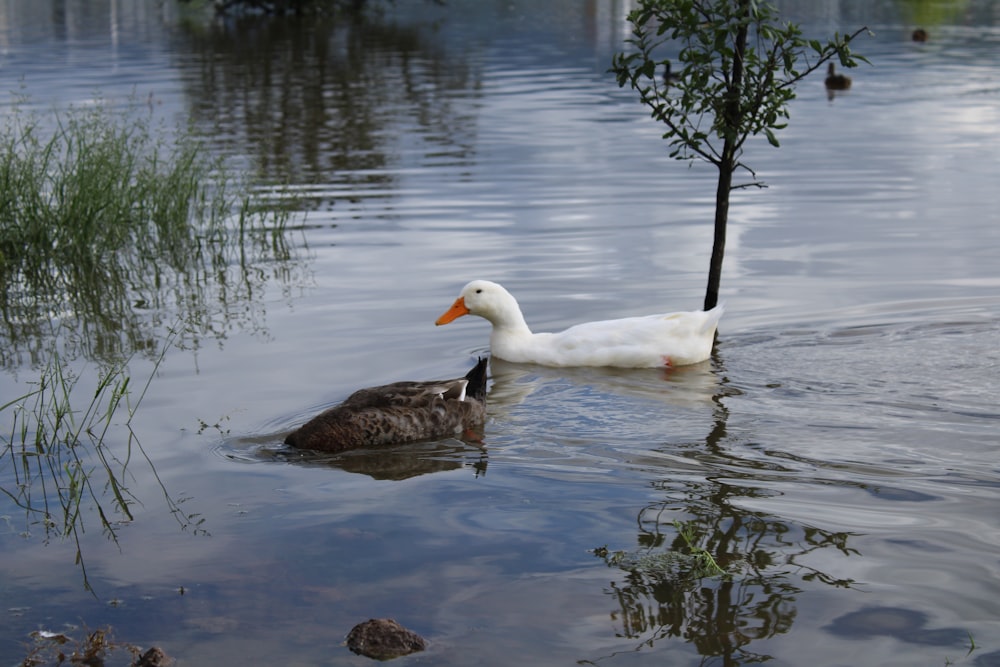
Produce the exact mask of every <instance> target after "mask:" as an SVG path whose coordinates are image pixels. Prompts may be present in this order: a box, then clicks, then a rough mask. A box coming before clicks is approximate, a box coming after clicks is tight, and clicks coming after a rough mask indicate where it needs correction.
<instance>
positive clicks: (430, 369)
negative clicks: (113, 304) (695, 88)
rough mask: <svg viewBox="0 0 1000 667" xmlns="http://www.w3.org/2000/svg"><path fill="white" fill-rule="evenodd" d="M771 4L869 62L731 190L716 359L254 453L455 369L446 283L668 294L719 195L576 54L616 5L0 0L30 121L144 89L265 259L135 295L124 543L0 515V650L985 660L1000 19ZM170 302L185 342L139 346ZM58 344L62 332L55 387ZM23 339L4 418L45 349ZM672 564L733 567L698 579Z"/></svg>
mask: <svg viewBox="0 0 1000 667" xmlns="http://www.w3.org/2000/svg"><path fill="white" fill-rule="evenodd" d="M779 4H780V7H781V8H782V9H783V11H785V12H786V13H787V15H788V17H789V18H790V19H792V20H796V21H798V22H801V24H802V25H803V28H804V30H805V32H806V34H807V35H809V36H815V37H818V38H819V37H824V36H827V35H830V34H832V33H833V32H834V31H839V32H841V33H846V32H852V31H853V30H855V29H856V28H857V27H860V26H861V25H868V26H869V27H870V28H871V29H872V31H873V35H871V36H864V37H862V38H859V40H858V42H857V43H856V47H855V49H856V51H858V52H859V53H862V54H864V55H865V56H866V57H868V58H869V60H870V61H871V63H872V64H871V65H870V66H868V65H862V66H861V67H859V68H857V69H855V70H852V71H851V72H850V75H851V76H852V77H853V79H854V85H853V86H852V88H851V90H850V91H847V92H844V93H841V94H837V95H836V96H835V97H833V98H832V99H830V98H828V97H827V93H826V91H825V89H824V87H823V83H822V79H821V77H820V76H819V75H818V74H817V75H816V77H815V80H807V81H805V82H803V83H802V84H801V85H800V86H799V88H798V97H797V99H796V100H794V101H793V102H792V104H791V107H790V111H791V119H790V124H789V127H788V128H787V129H785V130H783V131H781V132H780V133H779V139H780V140H781V144H782V145H781V148H780V149H774V148H771V147H769V146H768V145H767V144H766V142H764V141H760V142H756V143H754V144H753V145H751V146H750V147H749V148H748V153H747V156H746V157H747V161H748V162H749V163H750V164H751V165H752V166H753V167H754V169H755V170H756V171H757V174H758V176H759V177H760V179H761V180H763V181H765V182H766V183H767V184H768V186H769V187H768V188H766V189H763V190H758V189H749V190H743V191H739V192H737V193H736V194H735V196H734V199H733V204H732V208H731V213H730V237H729V243H728V247H727V256H726V265H725V271H724V275H723V279H722V299H723V300H724V301H725V302H726V304H727V313H726V315H725V317H724V319H723V321H722V326H721V329H720V336H719V343H718V347H717V351H716V354H715V355H714V357H713V359H712V360H711V361H709V362H706V363H703V364H699V365H696V366H692V367H685V368H680V369H675V370H674V371H671V372H670V373H664V372H662V371H653V370H648V371H647V370H640V371H631V370H629V371H625V370H612V369H558V370H557V369H547V368H542V367H535V366H525V365H517V364H508V363H503V362H500V361H498V360H495V361H494V362H493V364H492V369H491V384H490V393H489V399H488V413H489V419H488V421H487V424H486V435H485V445H486V448H485V450H481V449H478V448H475V447H471V446H468V445H465V444H463V443H460V442H459V441H444V442H436V443H424V444H418V445H411V446H400V447H395V448H391V449H389V450H385V451H377V452H365V451H361V452H353V453H349V454H344V455H339V456H306V455H300V454H297V453H294V452H291V451H289V450H286V449H283V448H282V447H281V446H280V443H281V440H282V438H283V436H284V434H285V433H286V432H288V431H289V430H290V429H291V428H293V427H295V426H297V425H298V424H301V423H302V422H303V421H305V420H306V419H307V418H308V417H310V416H311V415H313V414H315V413H316V412H317V411H319V410H321V409H323V408H325V407H328V406H330V405H332V404H334V403H336V402H338V401H339V400H341V399H343V398H344V397H346V396H347V395H348V394H349V393H350V392H351V391H353V390H354V389H356V388H358V387H361V386H368V385H374V384H381V383H385V382H391V381H394V380H399V379H425V378H436V377H454V376H457V375H461V374H463V373H465V371H466V370H467V369H468V368H469V367H470V366H471V363H472V361H473V360H474V359H475V357H476V356H477V355H480V354H483V353H485V352H486V351H487V349H488V327H487V325H486V324H485V323H484V322H482V321H479V320H474V319H473V318H463V319H462V320H459V321H457V322H455V323H453V324H450V325H448V326H446V327H435V326H434V324H433V322H434V319H435V317H437V316H438V315H439V314H440V313H441V312H443V311H444V310H445V309H446V308H447V307H448V306H449V305H450V304H451V302H452V300H454V298H455V296H457V294H458V291H459V290H460V288H461V287H462V285H464V284H465V283H466V282H467V281H469V280H472V279H474V278H486V279H491V280H496V281H498V282H500V283H502V284H504V285H505V286H506V287H507V288H508V289H510V290H511V291H512V292H513V293H514V294H515V296H517V297H518V299H519V301H520V303H521V306H522V308H523V310H524V312H525V316H526V318H527V320H528V322H529V324H530V325H532V327H533V329H535V330H536V331H546V330H558V329H561V328H564V327H566V326H569V325H572V324H574V323H577V322H583V321H590V320H596V319H605V318H611V317H625V316H629V315H638V314H645V313H652V312H658V311H664V310H689V309H696V308H698V307H699V306H700V304H701V299H702V295H703V290H704V283H705V274H706V271H707V267H708V255H709V252H710V248H711V232H712V230H711V219H712V214H713V203H714V187H715V181H714V176H715V174H714V173H712V170H711V168H709V167H708V166H707V165H701V164H695V165H693V166H691V167H689V166H688V165H686V164H684V163H680V162H676V161H674V160H672V159H670V158H669V156H668V153H669V151H668V148H667V144H666V142H664V141H662V139H661V138H660V136H661V134H662V130H661V129H660V128H659V127H657V126H656V124H655V123H654V122H653V121H652V120H651V119H650V118H649V117H648V114H647V113H646V111H645V110H644V109H643V108H642V107H641V106H640V105H639V104H638V102H637V100H636V98H635V96H634V94H633V93H632V92H631V91H629V90H623V89H619V88H618V87H617V85H616V84H615V82H614V79H613V76H612V75H611V74H609V73H608V72H607V70H608V68H609V67H610V61H611V57H612V55H613V54H614V53H615V52H617V51H619V50H620V49H621V48H622V45H623V40H624V38H625V37H627V35H628V29H627V26H626V23H625V20H624V17H625V14H626V13H627V11H628V10H629V9H630V7H631V5H630V4H628V3H619V2H603V1H593V2H576V1H572V2H570V1H567V2H545V3H530V2H509V3H503V4H497V3H479V2H454V3H449V4H448V5H446V6H443V7H442V6H437V5H434V4H431V3H422V2H420V3H416V2H413V3H411V2H397V3H395V4H393V5H389V6H387V7H385V11H384V13H381V14H377V15H372V16H369V17H368V18H366V19H364V20H362V21H359V22H350V21H339V20H332V19H330V20H328V19H310V20H296V19H274V18H267V17H247V16H244V17H235V18H226V19H211V18H210V17H204V16H202V15H199V14H189V13H188V12H187V11H186V10H185V9H184V8H183V7H182V6H181V5H179V4H174V3H172V2H164V3H144V2H126V1H124V0H123V1H121V2H93V3H90V2H88V3H77V2H27V1H24V2H21V1H14V0H11V1H8V2H3V3H0V21H2V23H0V82H2V84H3V87H4V90H5V91H13V92H17V93H19V94H24V95H26V96H27V101H26V102H25V103H24V104H27V106H28V107H30V108H31V109H34V110H37V111H39V112H40V113H48V112H49V111H51V110H53V109H63V108H67V107H69V106H74V107H80V106H87V105H93V104H95V103H96V100H98V99H101V100H104V101H110V103H111V104H113V105H120V106H123V107H124V106H127V105H129V104H133V105H136V101H138V104H137V106H138V107H139V108H141V109H142V110H143V113H149V114H150V115H151V116H152V117H153V118H155V119H157V120H158V121H162V122H163V123H164V124H165V125H166V126H167V127H172V126H174V125H175V124H176V123H181V124H182V125H185V126H186V125H187V124H190V125H191V127H193V128H194V131H195V132H196V133H197V134H198V135H199V136H200V137H201V138H202V139H203V141H204V142H205V144H206V146H207V147H208V148H209V149H210V150H211V151H212V152H213V153H215V154H218V155H223V156H225V157H226V159H227V161H228V162H229V163H230V164H231V165H233V166H234V167H236V168H238V169H241V170H244V171H245V172H246V174H247V175H248V178H249V179H250V180H251V182H252V183H254V184H255V186H256V187H258V188H259V189H260V191H262V192H266V193H274V195H275V197H287V196H288V195H287V194H284V193H285V191H284V190H282V188H284V187H286V186H287V188H288V190H289V191H291V192H292V193H294V194H295V195H296V196H297V199H295V200H294V201H295V206H296V207H297V210H296V214H295V216H293V219H292V221H291V223H290V226H289V229H288V232H287V236H286V242H287V244H288V247H287V249H286V252H282V253H278V254H275V255H260V256H255V257H254V258H253V259H252V261H244V262H240V261H236V260H234V261H233V262H232V271H231V272H227V273H225V274H224V275H223V276H216V277H214V278H213V277H212V276H211V275H209V274H208V273H206V274H205V276H204V278H203V279H199V281H197V284H198V285H199V288H198V289H196V290H193V291H192V292H190V293H185V292H182V291H177V290H176V289H175V287H176V286H164V288H163V289H164V290H165V293H164V297H163V299H162V300H159V301H157V302H156V305H155V307H153V306H146V307H145V308H137V309H136V310H137V312H136V314H135V317H136V318H137V322H138V324H136V323H134V322H133V323H131V324H133V325H135V326H137V327H138V329H139V330H140V331H142V332H144V334H145V337H146V339H148V340H150V341H152V342H151V348H152V349H150V350H146V352H147V353H144V354H140V355H137V356H136V357H134V358H133V360H132V362H131V363H130V370H131V373H132V376H133V378H134V379H135V381H136V382H139V383H143V382H145V380H146V378H147V377H149V376H150V374H153V377H152V380H151V382H150V385H149V389H148V390H147V392H146V395H145V397H144V398H143V402H142V404H141V408H140V409H139V411H138V412H137V413H136V416H135V418H134V419H133V422H132V424H131V429H132V432H133V433H134V438H130V437H129V434H128V432H127V431H126V430H125V429H123V428H116V429H112V431H111V433H110V434H109V436H108V441H109V446H111V447H114V448H117V449H118V451H120V452H126V451H131V457H130V458H129V459H128V460H129V463H128V467H127V468H128V469H127V475H125V476H124V477H125V480H126V481H125V483H126V485H127V486H128V488H129V490H130V491H131V492H132V493H133V494H135V496H136V498H137V499H138V500H139V501H140V502H139V503H136V504H135V505H133V506H132V513H133V518H132V519H131V520H124V519H123V517H120V516H116V517H115V523H114V525H115V527H116V529H117V541H114V540H110V539H108V536H107V535H106V531H102V529H101V523H100V521H99V520H98V518H97V516H96V510H95V509H94V508H92V507H88V508H86V509H85V511H84V512H83V516H82V521H83V522H84V524H83V525H84V526H85V529H86V530H85V532H83V533H82V534H81V535H80V537H79V553H80V557H81V559H82V565H80V564H77V563H75V560H76V556H77V546H78V545H77V543H76V542H75V541H74V540H72V539H59V538H56V537H52V536H51V535H50V533H48V531H47V529H46V527H45V526H44V525H41V524H40V523H39V522H38V520H37V519H36V518H35V517H33V516H31V515H26V513H25V511H24V509H23V508H21V507H18V506H17V504H16V503H14V502H13V501H12V500H11V499H10V497H9V496H0V518H2V519H3V521H2V522H0V548H2V550H3V553H4V557H3V559H2V560H0V591H2V595H3V602H4V605H3V607H2V609H0V611H2V613H3V614H4V615H5V621H6V622H5V624H4V631H3V632H2V633H0V663H2V664H10V665H14V664H19V662H20V660H21V659H22V658H23V657H24V655H25V653H26V648H25V647H26V645H30V644H31V642H32V639H31V637H30V633H31V632H32V631H35V630H40V629H44V630H48V631H53V632H66V633H67V634H69V635H70V636H73V637H74V638H77V637H79V636H81V635H82V634H83V633H84V628H96V627H103V626H111V627H113V628H114V631H115V634H116V636H117V637H118V638H119V639H120V640H122V641H125V642H130V643H134V644H138V645H141V646H149V645H152V644H156V645H159V646H162V647H163V648H164V650H166V652H167V653H168V654H170V655H172V656H174V657H176V658H177V659H178V660H179V661H180V663H181V664H188V665H193V664H288V665H298V664H302V665H305V664H317V663H320V662H322V663H327V664H338V665H340V664H343V665H353V664H358V665H360V664H366V663H367V662H368V660H367V659H366V658H362V657H360V656H356V655H354V654H352V653H351V652H350V651H349V650H348V649H347V648H346V647H344V646H343V645H342V642H343V639H344V637H345V635H346V634H347V632H348V631H349V630H350V628H351V627H352V626H353V625H354V624H355V623H358V622H360V621H363V620H366V619H367V618H369V617H392V618H395V619H396V620H397V621H399V622H400V623H402V624H403V625H405V626H407V627H409V628H411V629H413V630H415V631H417V632H419V633H420V634H421V635H423V636H424V637H425V638H427V639H428V642H429V648H428V651H427V652H426V653H423V654H418V655H415V656H412V657H409V658H406V659H405V661H406V662H407V663H415V664H434V665H469V664H478V665H508V664H511V662H515V661H521V662H528V663H530V664H539V665H549V664H551V665H568V664H598V665H633V664H641V665H646V664H649V665H652V664H657V665H661V664H677V665H745V664H752V663H759V662H767V663H770V664H774V665H803V664H814V665H830V666H833V665H907V666H909V665H914V664H920V665H948V664H956V665H974V666H977V667H984V666H988V665H996V664H1000V643H998V639H997V638H998V637H1000V622H998V618H1000V605H998V602H997V600H998V599H1000V560H998V554H1000V519H998V513H997V507H998V506H1000V502H998V501H1000V437H998V426H1000V410H998V407H997V405H998V404H997V399H996V396H997V395H998V391H1000V380H998V378H1000V372H998V370H1000V269H998V267H1000V225H998V222H1000V216H998V214H997V212H996V195H995V192H996V188H997V183H998V182H1000V180H998V177H1000V162H998V158H997V155H1000V130H998V128H1000V83H998V81H1000V56H998V54H1000V49H998V47H1000V13H998V9H997V7H996V5H995V4H994V3H991V2H946V3H922V2H902V1H900V2H878V3H869V2H858V3H826V2H808V3H801V2H787V3H779ZM918 22H919V24H920V25H922V26H923V27H925V28H926V29H927V30H928V32H929V33H930V35H931V38H930V40H929V41H927V42H925V43H914V42H912V41H911V40H910V33H911V31H912V29H913V28H914V27H915V25H917V24H918ZM11 104H13V99H12V100H11V101H10V102H5V103H4V108H5V110H6V109H7V108H9V105H11ZM178 304H186V305H185V306H184V307H185V308H187V309H186V310H182V306H181V305H178ZM192 304H193V305H192ZM178 312H184V313H187V314H190V313H199V312H200V313H202V316H201V318H200V319H198V318H194V319H198V321H197V322H196V323H191V326H189V328H188V329H187V330H186V331H185V332H183V333H179V334H174V335H173V336H172V335H171V334H170V329H171V327H170V325H169V322H170V321H171V318H172V315H176V314H177V313H178ZM57 320H58V321H63V322H65V321H71V318H69V317H66V316H65V314H59V313H55V314H54V315H53V322H55V321H57ZM106 326H110V327H111V328H113V324H112V325H106ZM123 326H124V325H123ZM43 330H45V327H37V328H36V329H35V330H34V331H36V332H40V331H43ZM91 330H92V328H91V329H85V328H80V329H79V330H73V331H67V330H65V329H64V330H62V331H61V332H60V333H57V334H56V336H57V337H59V336H61V337H62V338H63V340H62V342H61V343H60V349H62V350H63V351H64V352H65V353H67V354H68V353H69V352H70V351H73V350H76V351H77V353H76V354H68V356H69V357H70V358H69V359H68V360H67V363H68V364H69V365H70V367H71V368H72V369H73V370H74V371H75V372H76V373H78V374H79V376H80V378H81V379H80V391H81V392H83V393H84V394H85V393H86V392H87V391H89V390H90V388H91V387H92V385H93V384H94V383H95V382H96V380H95V379H94V376H95V373H96V368H97V366H98V365H99V363H100V362H101V361H102V360H101V359H98V358H94V357H95V355H94V354H93V351H94V350H96V349H100V346H97V345H91V344H86V343H87V341H86V340H81V339H82V338H85V337H86V336H85V333H86V331H91ZM24 331H25V329H23V328H17V327H13V326H11V327H8V328H6V329H4V330H3V334H2V335H3V341H2V342H3V345H4V347H5V354H4V357H3V358H4V360H5V366H4V372H3V373H2V374H0V405H3V404H5V403H7V402H8V401H11V400H13V399H15V398H16V397H18V396H21V395H23V394H24V393H25V392H26V391H27V390H29V389H30V388H31V387H33V386H35V385H34V384H33V383H34V382H35V381H36V380H37V374H38V368H37V365H38V364H37V359H38V354H39V350H44V349H46V347H47V346H48V345H49V344H50V343H51V341H50V340H49V339H47V338H45V337H44V336H42V335H41V334H40V333H36V335H35V336H33V337H27V336H25V334H24ZM15 334H16V335H15ZM160 353H163V358H162V361H161V362H160V363H159V365H155V364H156V359H157V358H158V357H157V355H159V354H160ZM14 426H15V425H13V424H8V425H5V427H4V431H10V432H11V433H13V430H14ZM118 426H121V425H120V424H119V425H118ZM0 437H5V435H4V436H0ZM11 437H13V436H11ZM0 442H2V443H4V444H6V442H8V440H0ZM130 446H131V447H132V449H131V450H127V448H128V447H130ZM140 446H141V452H140V451H139V447H140ZM147 457H148V458H147ZM122 458H125V455H124V454H122ZM13 463H14V458H13V457H12V456H10V455H9V454H6V455H5V456H4V457H3V458H2V459H0V486H2V487H3V488H4V489H12V488H15V487H16V484H17V479H18V478H16V470H15V469H14V466H13V465H12V464H13ZM95 465H97V463H96V462H95ZM41 493H42V492H41V491H39V492H38V494H41ZM105 493H106V491H105ZM98 496H99V497H100V496H101V490H100V489H98ZM36 497H37V494H36ZM699 549H702V550H705V551H707V552H708V553H710V554H711V555H712V556H713V557H714V559H715V560H716V561H717V562H718V564H719V565H720V566H721V567H722V568H723V569H724V570H725V571H726V572H727V575H726V576H704V577H698V576H694V575H692V573H691V570H692V560H691V558H690V555H691V554H692V553H697V551H698V550H699ZM84 581H86V582H87V583H89V585H90V586H91V587H92V588H93V594H92V593H90V592H88V591H87V590H86V589H85V587H84Z"/></svg>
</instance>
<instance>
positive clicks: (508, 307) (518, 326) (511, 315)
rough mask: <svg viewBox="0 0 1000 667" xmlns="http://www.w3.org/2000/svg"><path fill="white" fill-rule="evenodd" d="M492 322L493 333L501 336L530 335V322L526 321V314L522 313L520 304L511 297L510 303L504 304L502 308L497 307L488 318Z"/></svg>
mask: <svg viewBox="0 0 1000 667" xmlns="http://www.w3.org/2000/svg"><path fill="white" fill-rule="evenodd" d="M488 319H489V320H490V323H491V324H492V325H493V334H494V335H501V336H530V335H531V329H529V328H528V323H527V322H525V321H524V315H523V314H522V313H521V308H520V306H518V305H517V302H516V301H514V298H513V297H511V298H510V301H509V302H508V303H505V304H503V307H502V308H499V309H497V310H496V311H495V312H494V313H492V316H491V317H489V318H488Z"/></svg>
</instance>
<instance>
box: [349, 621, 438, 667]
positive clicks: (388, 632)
mask: <svg viewBox="0 0 1000 667" xmlns="http://www.w3.org/2000/svg"><path fill="white" fill-rule="evenodd" d="M347 648H349V649H351V650H352V651H354V652H355V653H357V654H359V655H363V656H367V657H369V658H375V659H376V660H390V659H392V658H398V657H399V656H401V655H409V654H410V653H416V652H417V651H423V650H424V649H425V648H427V642H426V641H424V638H423V637H421V636H420V635H418V634H417V633H415V632H413V631H411V630H407V629H406V628H404V627H403V626H401V625H400V624H399V623H397V622H396V621H394V620H393V619H391V618H370V619H368V620H367V621H365V622H364V623H358V624H357V625H355V626H354V627H353V628H351V631H350V632H349V633H348V634H347Z"/></svg>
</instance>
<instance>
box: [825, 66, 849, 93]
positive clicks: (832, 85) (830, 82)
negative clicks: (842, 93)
mask: <svg viewBox="0 0 1000 667" xmlns="http://www.w3.org/2000/svg"><path fill="white" fill-rule="evenodd" d="M835 70H836V68H835V67H834V65H833V63H830V65H829V67H827V68H826V89H827V90H847V89H848V88H850V87H851V77H849V76H845V75H843V74H837V73H836V71H835Z"/></svg>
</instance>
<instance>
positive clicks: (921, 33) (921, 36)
mask: <svg viewBox="0 0 1000 667" xmlns="http://www.w3.org/2000/svg"><path fill="white" fill-rule="evenodd" d="M928 37H930V35H928V34H927V31H926V30H924V29H923V28H917V29H916V30H914V31H913V34H912V35H910V38H911V39H913V41H914V42H926V41H927V39H928Z"/></svg>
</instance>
